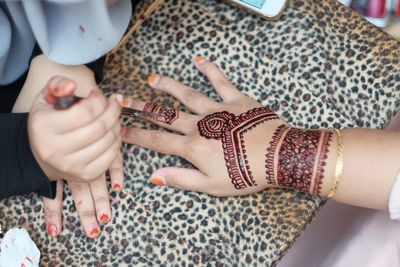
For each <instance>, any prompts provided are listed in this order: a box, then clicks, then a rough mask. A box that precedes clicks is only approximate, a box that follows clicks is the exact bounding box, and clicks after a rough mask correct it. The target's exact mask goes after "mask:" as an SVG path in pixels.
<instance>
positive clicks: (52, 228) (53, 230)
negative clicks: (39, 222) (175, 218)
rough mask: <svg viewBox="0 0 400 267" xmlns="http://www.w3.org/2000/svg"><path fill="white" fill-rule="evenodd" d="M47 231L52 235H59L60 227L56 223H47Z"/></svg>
mask: <svg viewBox="0 0 400 267" xmlns="http://www.w3.org/2000/svg"><path fill="white" fill-rule="evenodd" d="M47 232H48V233H49V235H50V236H52V237H55V236H57V235H58V228H57V226H55V225H54V224H49V225H47Z"/></svg>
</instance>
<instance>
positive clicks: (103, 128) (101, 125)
mask: <svg viewBox="0 0 400 267" xmlns="http://www.w3.org/2000/svg"><path fill="white" fill-rule="evenodd" d="M95 131H96V132H97V133H98V134H100V135H105V134H106V133H107V132H108V125H107V122H106V121H104V120H102V119H99V120H97V121H96V126H95Z"/></svg>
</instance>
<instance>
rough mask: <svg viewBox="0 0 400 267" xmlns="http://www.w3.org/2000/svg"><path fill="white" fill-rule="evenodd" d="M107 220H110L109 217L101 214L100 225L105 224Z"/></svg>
mask: <svg viewBox="0 0 400 267" xmlns="http://www.w3.org/2000/svg"><path fill="white" fill-rule="evenodd" d="M109 220H110V217H108V215H107V214H102V215H101V216H100V222H102V223H106V222H108V221H109Z"/></svg>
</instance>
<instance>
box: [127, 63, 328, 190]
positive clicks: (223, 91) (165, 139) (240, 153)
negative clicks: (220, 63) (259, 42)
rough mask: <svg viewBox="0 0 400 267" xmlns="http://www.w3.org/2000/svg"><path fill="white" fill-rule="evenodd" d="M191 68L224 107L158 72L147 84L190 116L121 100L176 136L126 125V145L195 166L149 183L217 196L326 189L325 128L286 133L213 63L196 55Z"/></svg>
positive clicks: (160, 173)
mask: <svg viewBox="0 0 400 267" xmlns="http://www.w3.org/2000/svg"><path fill="white" fill-rule="evenodd" d="M195 65H196V67H197V69H198V70H199V71H201V72H202V73H203V74H204V75H206V76H207V77H208V79H209V80H210V82H211V84H212V85H213V87H214V88H215V90H216V91H217V93H218V94H219V95H220V97H221V98H222V100H223V102H221V103H218V102H215V101H213V100H211V99H209V98H207V97H206V96H204V95H202V94H200V93H198V92H197V91H195V90H194V89H192V88H190V87H188V86H185V85H183V84H181V83H179V82H177V81H175V80H173V79H171V78H168V77H163V76H158V75H152V76H150V77H149V84H150V86H151V87H153V88H154V89H156V90H160V91H163V92H166V93H169V94H171V95H173V96H174V97H176V98H177V99H178V100H180V101H181V102H182V103H183V104H184V105H186V106H187V107H188V108H189V109H190V110H191V111H192V112H193V113H194V114H189V113H185V112H178V111H177V110H175V109H171V108H165V107H159V106H156V105H154V104H146V103H144V102H141V101H138V100H133V99H131V100H125V101H124V106H130V107H132V108H135V109H139V110H143V111H144V112H143V117H145V118H146V119H148V120H150V121H152V122H154V123H156V124H158V125H160V126H162V127H164V128H166V129H169V130H172V131H174V132H176V133H169V132H165V131H151V130H144V129H138V128H129V129H127V131H126V134H125V136H123V138H122V140H123V141H124V142H127V143H131V144H136V145H139V146H142V147H146V148H149V149H152V150H155V151H158V152H161V153H165V154H172V155H177V156H180V157H182V158H185V159H186V160H188V161H189V162H191V163H192V164H193V165H194V166H196V167H197V168H198V169H197V170H195V169H183V168H177V167H167V168H162V169H159V170H157V171H156V172H155V173H153V175H152V176H151V182H152V183H153V184H155V185H168V186H172V187H176V188H180V189H184V190H192V191H200V192H205V193H208V194H211V195H215V196H234V195H245V194H250V193H254V192H258V191H261V190H263V189H265V188H267V187H276V186H281V187H290V188H294V189H298V190H303V191H306V192H309V193H312V194H326V192H327V191H328V190H329V186H330V184H329V183H324V184H323V185H324V187H323V188H322V180H323V172H324V169H328V171H329V172H333V170H334V163H330V164H327V163H326V162H325V160H326V158H327V154H328V146H329V144H330V143H331V141H332V132H331V131H327V130H325V131H311V130H302V129H296V128H290V127H288V126H287V125H286V124H285V122H284V121H282V120H281V119H280V118H279V117H278V116H277V115H276V114H275V112H273V111H271V110H269V109H267V108H265V107H263V106H261V105H260V104H259V103H257V102H256V101H254V100H252V99H250V98H249V97H247V96H245V95H243V94H242V93H240V91H238V90H237V89H236V88H235V86H234V85H233V84H232V83H230V82H229V80H228V79H227V78H226V76H225V75H224V74H223V73H222V72H221V71H220V70H219V69H218V68H217V67H216V66H215V65H214V64H213V63H211V62H209V61H207V60H205V59H204V58H202V57H197V58H196V59H195ZM151 114H153V115H151ZM327 184H329V185H327Z"/></svg>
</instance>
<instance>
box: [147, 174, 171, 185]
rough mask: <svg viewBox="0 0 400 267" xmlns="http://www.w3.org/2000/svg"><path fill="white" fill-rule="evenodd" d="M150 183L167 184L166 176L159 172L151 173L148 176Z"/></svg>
mask: <svg viewBox="0 0 400 267" xmlns="http://www.w3.org/2000/svg"><path fill="white" fill-rule="evenodd" d="M150 183H152V184H153V185H156V186H165V185H167V178H166V177H165V176H162V175H159V174H157V175H155V174H153V175H152V176H151V178H150Z"/></svg>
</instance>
